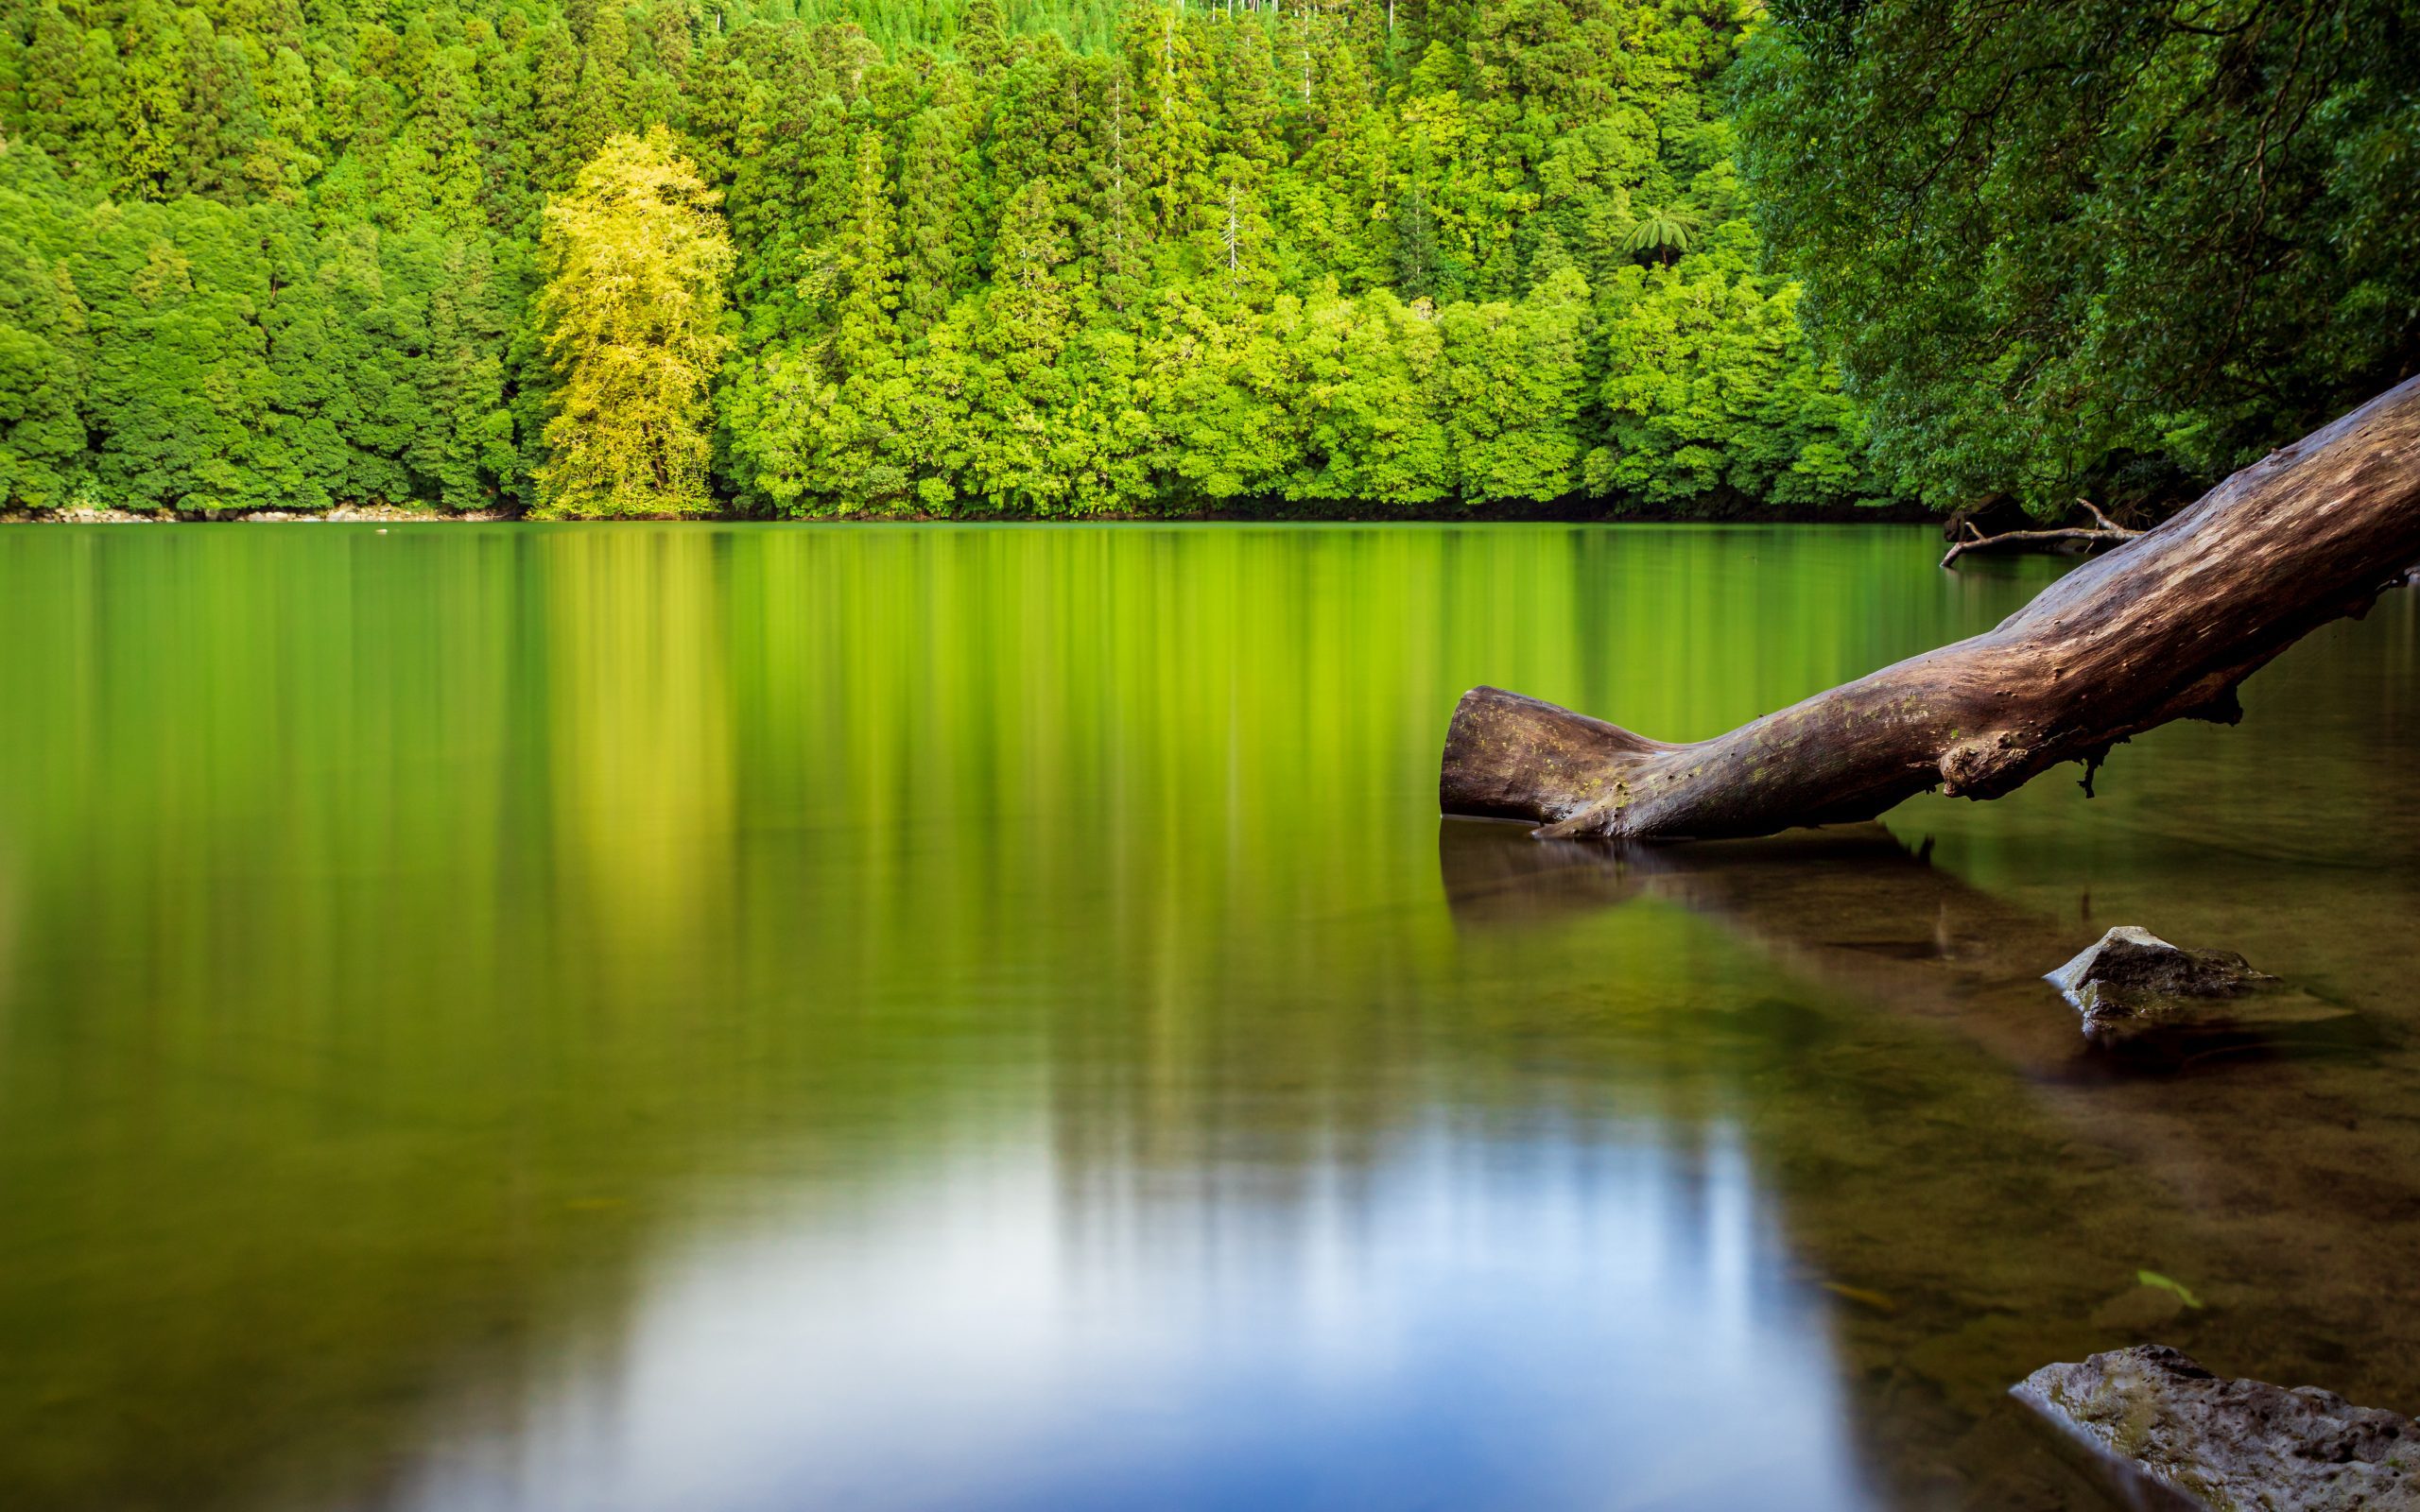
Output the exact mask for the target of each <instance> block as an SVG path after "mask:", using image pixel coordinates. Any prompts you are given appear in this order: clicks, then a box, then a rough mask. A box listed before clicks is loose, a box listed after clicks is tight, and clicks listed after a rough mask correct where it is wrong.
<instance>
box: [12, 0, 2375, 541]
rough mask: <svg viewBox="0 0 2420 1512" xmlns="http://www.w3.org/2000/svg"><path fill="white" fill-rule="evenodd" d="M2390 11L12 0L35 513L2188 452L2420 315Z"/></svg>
mask: <svg viewBox="0 0 2420 1512" xmlns="http://www.w3.org/2000/svg"><path fill="white" fill-rule="evenodd" d="M2403 9H2406V7H2405V6H2404V5H2403V4H2402V3H2401V0H2371V3H2369V4H2366V5H2364V4H2357V3H2354V0H2340V3H2336V4H2332V5H2331V4H2327V3H2325V0H2204V3H2202V4H2200V5H2199V6H2198V7H2197V8H2194V9H2191V10H2190V13H2189V14H2188V13H2187V10H2186V9H2176V10H2172V11H2171V10H2163V9H2160V8H2158V7H2149V8H2146V7H2140V6H2134V5H2130V4H2127V3H2125V0H2090V3H2088V4H2085V5H2083V6H2077V5H2073V4H2053V3H2052V0H1799V3H1797V4H1793V5H1789V6H1785V7H1777V8H1776V13H1775V14H1772V15H1771V16H1768V15H1767V14H1766V12H1765V9H1764V8H1763V7H1762V6H1761V5H1758V4H1755V3H1754V0H1305V3H1302V4H1299V5H1296V4H1290V3H1258V0H1219V3H1217V4H1202V3H1201V0H1167V3H1165V4H1154V3H1151V0H1136V3H1133V4H1129V5H1123V6H1112V5H1110V4H1108V3H1107V0H1072V3H1071V0H1012V4H1011V6H1010V7H1009V8H1008V9H1003V7H1002V6H1001V4H1000V3H999V0H912V3H909V0H761V3H749V0H741V3H735V4H731V5H728V6H722V7H716V6H713V5H711V4H708V3H700V0H646V3H644V4H641V5H637V6H631V7H622V6H616V5H614V3H612V0H569V3H568V4H563V5H558V4H555V3H552V0H468V3H467V4H464V5H461V6H455V5H445V4H439V5H429V4H426V3H424V0H413V3H411V4H408V5H406V4H400V3H399V4H392V5H389V4H382V3H379V0H206V3H204V4H199V5H195V6H187V7H182V8H180V7H177V6H174V5H171V4H167V3H165V0H9V5H8V10H7V14H6V22H5V24H0V507H11V508H35V509H40V508H50V507H61V506H62V505H66V504H69V503H74V502H90V503H96V504H108V505H115V506H119V507H130V508H136V509H178V510H183V511H188V512H192V511H208V512H225V511H240V510H247V509H253V508H261V507H279V508H298V507H299V508H306V509H307V508H323V507H329V506H332V505H335V504H339V503H351V502H394V503H411V502H418V503H426V504H429V505H433V506H437V507H444V508H449V509H470V508H503V509H508V510H513V511H535V512H540V513H551V514H560V515H596V514H684V513H705V512H722V511H730V512H739V513H746V514H755V515H769V516H779V515H793V516H811V515H832V514H847V515H860V514H916V515H947V514H959V513H981V514H992V513H1009V514H1018V515H1033V516H1046V517H1059V516H1080V515H1088V514H1105V513H1106V514H1136V513H1151V512H1160V511H1172V512H1193V511H1200V510H1204V509H1216V508H1221V507H1240V506H1247V505H1259V504H1263V503H1268V502H1272V501H1273V502H1277V503H1280V504H1285V505H1293V506H1305V507H1318V506H1322V505H1333V506H1335V507H1351V508H1357V509H1358V508H1365V507H1366V508H1377V509H1399V510H1403V511H1407V512H1437V511H1443V510H1451V509H1456V508H1461V507H1470V506H1478V505H1486V504H1490V503H1494V502H1497V501H1572V500H1581V501H1599V502H1602V503H1605V504H1610V505H1619V506H1649V507H1663V508H1667V509H1669V510H1672V511H1674V512H1679V513H1692V512H1696V513H1716V512H1721V513H1729V512H1737V511H1739V510H1741V509H1743V508H1754V507H1766V508H1782V509H1801V508H1808V507H1834V506H1841V505H1853V504H1858V503H1864V502H1873V501H1880V500H1888V499H1894V498H1910V497H1921V498H1924V499H1926V500H1928V501H1930V502H1933V503H1936V504H1942V505H1950V504H1959V503H1968V502H1972V501H1973V499H1975V498H1976V497H1979V496H1983V495H1989V494H1992V493H1994V492H2001V493H2007V494H2011V495H2013V496H2015V497H2017V498H2019V499H2021V500H2023V501H2024V502H2026V503H2028V504H2030V505H2031V506H2033V507H2059V506H2063V505H2064V502H2065V495H2066V494H2067V493H2069V492H2072V491H2073V490H2078V489H2087V488H2089V489H2099V488H2103V487H2108V486H2133V487H2136V488H2137V489H2138V490H2140V491H2143V492H2145V493H2146V494H2148V493H2152V492H2157V491H2159V490H2168V491H2169V492H2170V493H2173V492H2174V491H2176V490H2179V489H2185V488H2188V487H2190V486H2191V485H2192V484H2193V482H2194V481H2195V480H2196V479H2200V478H2206V477H2207V476H2209V475H2213V474H2214V473H2215V472H2222V471H2223V470H2224V469H2225V468H2226V467H2227V466H2231V465H2233V464H2234V463H2235V462H2236V461H2238V460H2240V458H2241V457H2242V456H2243V455H2247V454H2254V455H2256V450H2257V449H2258V448H2259V447H2261V446H2263V445H2265V444H2269V443H2270V442H2271V441H2273V439H2274V438H2276V437H2277V436H2279V435H2282V434H2289V433H2294V432H2298V431H2299V429H2301V428H2304V424H2305V421H2307V420H2308V413H2309V411H2311V410H2312V409H2314V408H2315V407H2321V406H2325V405H2326V404H2334V403H2336V402H2337V400H2338V399H2339V398H2341V397H2342V394H2343V393H2344V392H2348V391H2351V390H2353V389H2357V388H2359V387H2361V386H2363V385H2365V384H2368V383H2371V382H2372V381H2374V380H2375V379H2376V378H2377V376H2378V375H2380V374H2381V373H2391V372H2392V371H2393V370H2394V369H2395V367H2396V366H2397V364H2398V363H2401V364H2405V365H2407V366H2408V364H2409V361H2410V359H2411V353H2412V352H2413V351H2414V350H2415V341H2414V334H2415V332H2420V318H2415V313H2414V312H2415V310H2420V300H2415V298H2414V289H2415V280H2420V273H2415V271H2414V270H2415V269H2420V246H2415V245H2414V240H2415V236H2416V235H2420V232H2415V230H2414V228H2415V226H2420V215H2414V214H2413V213H2412V212H2413V211H2414V208H2415V207H2414V204H2413V194H2414V190H2413V188H2412V184H2413V183H2414V181H2415V180H2420V175H2413V174H2411V172H2410V171H2409V168H2410V163H2411V159H2410V154H2409V148H2408V146H2407V144H2408V143H2409V142H2410V141H2411V140H2412V139H2413V128H2414V125H2415V123H2416V122H2420V113H2415V106H2414V103H2413V102H2414V101H2415V99H2420V90H2415V89H2414V87H2413V79H2412V77H2411V75H2412V73H2413V69H2414V65H2413V64H2412V63H2411V62H2410V61H2408V60H2411V59H2413V58H2415V57H2420V47H2413V46H2407V45H2404V43H2407V42H2410V41H2411V40H2412V39H2411V37H2410V36H2409V35H2408V28H2406V27H2405V23H2404V19H2403V18H2402V17H2401V11H2402V10H2403ZM2062 67H2065V68H2066V69H2067V72H2066V73H2065V74H2061V73H2060V72H2059V70H2060V69H2061V68H2062ZM2079 70H2081V72H2079ZM2062 79H2065V80H2066V83H2065V84H2062V83H2061V80H2062ZM1978 123H1981V124H1980V125H1978ZM2180 155H2181V156H2180ZM2180 161H2181V162H2183V163H2187V165H2189V167H2190V168H2191V169H2192V174H2191V175H2187V176H2185V177H2184V178H2183V179H2180V176H2179V175H2178V174H2177V173H2176V172H2175V171H2173V170H2174V165H2175V163H2177V162H2180ZM2164 165H2165V166H2164ZM2197 176H2198V177H2197ZM2187 180H2189V181H2187ZM2255 200H2256V201H2257V202H2256V203H2255V202H2254V201H2255ZM2197 217H2199V218H2197ZM2212 225H2216V226H2217V227H2218V228H2219V229H2218V230H2216V231H2213V230H2211V229H2210V227H2211V226H2212ZM2246 269H2249V271H2246ZM2212 289H2217V290H2222V291H2223V292H2224V294H2225V296H2226V298H2225V299H2224V301H2222V302H2221V310H2220V313H2216V314H2214V313H2212V312H2209V311H2206V310H2204V309H2203V308H2202V306H2201V305H2200V304H2199V303H2197V300H2198V299H2199V297H2200V294H2201V292H2202V291H2204V290H2212ZM2104 375H2106V376H2104Z"/></svg>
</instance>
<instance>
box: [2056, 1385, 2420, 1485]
mask: <svg viewBox="0 0 2420 1512" xmlns="http://www.w3.org/2000/svg"><path fill="white" fill-rule="evenodd" d="M2013 1394H2014V1396H2015V1397H2016V1398H2017V1400H2020V1401H2023V1402H2024V1403H2026V1404H2027V1405H2028V1406H2030V1407H2031V1408H2033V1409H2034V1410H2035V1411H2036V1412H2039V1413H2041V1414H2042V1415H2043V1416H2044V1417H2047V1418H2048V1419H2049V1420H2050V1421H2051V1422H2052V1423H2054V1424H2056V1425H2057V1426H2058V1427H2060V1428H2062V1429H2064V1430H2066V1432H2067V1433H2069V1434H2071V1435H2074V1436H2075V1437H2077V1438H2078V1439H2080V1440H2082V1441H2083V1443H2084V1444H2086V1445H2087V1446H2089V1447H2090V1448H2092V1449H2094V1450H2096V1451H2098V1452H2100V1453H2103V1454H2106V1455H2108V1456H2110V1457H2111V1458H2113V1459H2116V1460H2118V1461H2119V1462H2120V1463H2122V1464H2124V1465H2127V1466H2130V1467H2132V1468H2133V1469H2134V1470H2135V1472H2136V1473H2139V1474H2141V1475H2144V1476H2147V1477H2149V1478H2150V1479H2151V1480H2152V1481H2154V1482H2156V1483H2158V1484H2159V1485H2161V1486H2166V1487H2167V1488H2168V1489H2169V1490H2170V1491H2173V1492H2175V1493H2176V1494H2178V1495H2180V1496H2182V1497H2184V1498H2185V1500H2186V1501H2187V1503H2188V1504H2190V1505H2193V1506H2199V1507H2208V1508H2211V1509H2213V1512H2420V1423H2414V1422H2413V1421H2412V1420H2411V1418H2409V1417H2400V1416H2398V1415H2396V1414H2394V1413H2391V1412H2386V1411H2383V1410H2381V1409H2378V1408H2376V1407H2356V1406H2354V1405H2353V1404H2352V1403H2350V1402H2348V1401H2346V1400H2344V1399H2343V1398H2342V1397H2340V1396H2338V1395H2336V1394H2335V1393H2334V1392H2332V1391H2322V1390H2320V1389H2319V1388H2318V1387H2316V1386H2297V1387H2295V1388H2294V1389H2292V1390H2290V1391H2289V1390H2286V1389H2285V1388H2283V1387H2279V1386H2273V1385H2270V1384H2268V1383H2265V1382H2260V1381H2222V1380H2221V1379H2219V1378H2218V1377H2217V1376H2215V1375H2213V1374H2212V1373H2211V1372H2209V1371H2207V1370H2205V1369H2204V1368H2202V1366H2199V1365H2197V1364H2195V1363H2194V1362H2193V1361H2192V1360H2191V1359H2189V1358H2187V1356H2185V1355H2183V1354H2180V1353H2179V1352H2177V1351H2176V1350H2174V1349H2169V1348H2168V1347H2166V1346H2165V1345H2158V1344H2146V1345H2138V1346H2136V1347H2135V1348H2134V1349H2117V1350H2113V1351H2111V1352H2109V1353H2107V1354H2096V1355H2093V1356H2091V1357H2089V1358H2088V1359H2086V1360H2085V1361H2084V1362H2083V1364H2082V1365H2049V1366H2043V1367H2042V1368H2041V1369H2039V1370H2036V1371H2034V1372H2033V1373H2032V1374H2031V1375H2030V1376H2028V1377H2026V1378H2025V1380H2024V1381H2023V1382H2021V1383H2018V1384H2017V1386H2016V1387H2015V1388H2014V1392H2013Z"/></svg>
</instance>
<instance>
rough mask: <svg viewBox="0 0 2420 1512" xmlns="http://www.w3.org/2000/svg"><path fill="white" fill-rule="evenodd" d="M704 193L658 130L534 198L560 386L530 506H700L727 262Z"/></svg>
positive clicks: (674, 509)
mask: <svg viewBox="0 0 2420 1512" xmlns="http://www.w3.org/2000/svg"><path fill="white" fill-rule="evenodd" d="M718 200H719V197H718V196H717V195H716V194H715V192H714V191H713V190H711V189H708V188H707V187H706V185H705V181H704V180H701V179H700V178H699V177H698V173H697V170H696V169H695V168H694V167H692V166H691V165H690V163H689V162H688V161H687V160H686V159H684V158H683V157H682V156H681V155H680V154H679V153H678V152H677V151H676V150H675V149H674V146H673V142H672V135H671V133H670V132H668V131H666V130H665V129H664V128H662V127H660V126H659V127H655V128H653V129H650V130H649V131H648V134H647V135H646V136H644V137H638V136H631V135H630V134H628V133H627V132H626V133H624V134H622V135H619V136H614V137H609V138H607V139H606V142H605V146H604V148H603V150H601V151H599V152H598V153H597V155H596V161H594V162H592V163H589V164H588V166H587V167H585V168H582V169H581V170H580V173H579V181H578V182H576V183H575V184H574V185H573V186H572V190H571V192H570V193H569V194H567V195H564V196H562V197H561V198H557V199H556V200H555V201H554V202H552V203H550V204H548V205H547V206H546V213H545V219H546V231H545V242H544V246H545V252H546V264H547V269H548V273H549V277H548V280H547V283H546V286H545V288H544V291H542V292H541V293H540V295H539V298H538V313H539V317H540V318H541V319H543V320H544V322H545V328H546V352H547V354H548V355H549V356H550V357H551V358H553V360H554V365H555V371H556V373H557V374H558V375H559V376H560V377H561V378H562V387H561V389H560V390H558V393H557V396H556V404H557V409H556V413H555V416H554V419H552V420H551V421H548V422H547V424H546V443H547V445H548V446H549V447H550V448H551V449H552V455H549V456H548V457H547V459H546V462H545V465H544V466H543V467H541V468H540V469H539V470H538V493H539V501H540V506H541V511H542V512H543V513H544V514H547V515H556V516H563V515H570V516H601V515H647V516H653V515H683V514H704V513H708V512H710V511H711V510H712V508H713V507H714V501H713V499H712V498H711V497H709V495H708V494H707V491H706V471H707V463H708V460H709V455H710V452H711V443H710V439H709V437H710V432H711V430H712V426H713V407H712V405H711V404H710V403H709V402H708V398H707V387H708V385H709V384H710V383H711V382H712V381H713V377H714V373H715V369H716V367H717V364H719V363H720V362H721V360H722V355H723V353H724V352H725V351H727V350H728V349H729V348H730V346H731V335H730V334H729V333H728V332H726V331H725V330H724V329H723V284H724V282H725V281H726V280H727V279H729V277H730V276H731V266H732V261H733V257H732V250H731V238H730V237H729V235H728V234H727V233H726V232H724V230H723V223H722V215H721V214H720V212H719V210H718V209H717V203H718ZM886 225H887V221H886ZM877 302H878V301H877Z"/></svg>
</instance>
